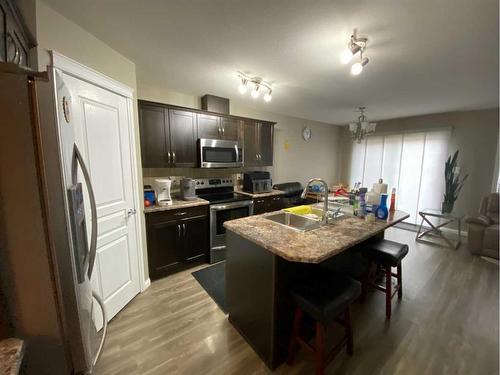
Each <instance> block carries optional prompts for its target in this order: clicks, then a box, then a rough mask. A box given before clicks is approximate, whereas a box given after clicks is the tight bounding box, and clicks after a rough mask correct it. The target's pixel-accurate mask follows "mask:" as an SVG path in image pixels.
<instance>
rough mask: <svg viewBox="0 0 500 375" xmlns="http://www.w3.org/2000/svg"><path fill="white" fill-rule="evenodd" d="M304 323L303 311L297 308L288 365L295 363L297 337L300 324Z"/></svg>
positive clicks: (289, 347)
mask: <svg viewBox="0 0 500 375" xmlns="http://www.w3.org/2000/svg"><path fill="white" fill-rule="evenodd" d="M301 322H302V310H301V309H300V308H299V307H297V308H296V309H295V317H294V318H293V329H292V336H291V338H290V345H289V346H288V358H287V360H286V363H287V364H288V365H290V366H291V365H293V362H294V361H295V352H296V350H297V337H298V336H299V334H300V323H301Z"/></svg>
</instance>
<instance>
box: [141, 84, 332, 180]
mask: <svg viewBox="0 0 500 375" xmlns="http://www.w3.org/2000/svg"><path fill="white" fill-rule="evenodd" d="M137 91H138V97H139V99H145V100H151V101H156V102H162V103H169V104H174V105H181V106H186V107H191V108H200V98H199V97H196V96H193V95H186V94H181V93H176V92H173V91H169V90H168V89H166V88H163V89H159V88H154V87H151V86H150V85H143V84H141V81H140V79H139V80H138V82H137ZM270 107H271V108H272V104H270ZM230 111H231V114H232V115H236V116H244V117H251V118H256V119H261V120H268V121H274V122H276V123H277V124H276V127H275V133H274V135H275V137H274V165H273V168H269V170H270V171H271V173H272V178H273V182H274V183H280V182H289V181H300V182H302V183H303V184H304V183H306V182H307V180H308V179H310V178H313V177H321V178H323V179H325V180H326V181H327V182H328V183H330V184H334V183H337V182H338V179H339V175H340V156H341V154H340V150H341V147H340V138H341V137H340V136H341V130H342V128H341V127H339V126H335V125H332V124H326V123H322V122H316V121H309V120H304V119H299V118H296V117H290V116H284V115H279V114H274V113H271V112H266V111H258V110H254V109H251V108H248V107H245V106H244V105H241V104H240V103H234V102H231V109H230ZM305 126H309V127H310V128H311V130H312V137H311V140H310V141H309V142H305V141H304V140H303V139H302V129H303V128H304V127H305ZM161 172H163V173H164V174H165V175H170V174H171V173H175V170H171V169H165V170H163V171H161V170H156V171H155V173H156V174H158V173H161ZM187 173H189V171H185V170H183V171H182V174H184V175H185V174H187ZM191 173H193V174H194V175H195V176H196V175H200V173H199V172H198V171H196V170H193V171H192V172H191ZM205 174H206V173H204V174H201V175H203V176H204V175H205ZM149 175H150V176H151V174H149Z"/></svg>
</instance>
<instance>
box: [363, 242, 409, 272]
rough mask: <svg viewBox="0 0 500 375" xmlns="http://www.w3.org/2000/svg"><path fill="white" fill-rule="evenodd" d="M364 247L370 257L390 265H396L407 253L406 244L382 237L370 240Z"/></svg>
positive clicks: (377, 261)
mask: <svg viewBox="0 0 500 375" xmlns="http://www.w3.org/2000/svg"><path fill="white" fill-rule="evenodd" d="M366 247H367V248H366V255H367V256H368V257H369V258H370V259H372V260H373V261H375V262H376V263H379V264H384V265H390V266H392V267H396V266H397V265H398V264H399V263H400V262H401V260H402V259H403V258H404V257H405V256H406V254H408V245H406V244H402V243H399V242H394V241H389V240H384V239H376V240H372V241H370V242H369V243H368V244H367V245H366Z"/></svg>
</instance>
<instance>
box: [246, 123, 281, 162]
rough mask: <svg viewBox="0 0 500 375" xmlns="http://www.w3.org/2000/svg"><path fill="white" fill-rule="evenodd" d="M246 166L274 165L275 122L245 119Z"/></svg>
mask: <svg viewBox="0 0 500 375" xmlns="http://www.w3.org/2000/svg"><path fill="white" fill-rule="evenodd" d="M243 133H244V144H245V149H244V153H245V166H247V167H255V166H270V165H273V141H274V124H273V123H270V122H257V121H244V124H243Z"/></svg>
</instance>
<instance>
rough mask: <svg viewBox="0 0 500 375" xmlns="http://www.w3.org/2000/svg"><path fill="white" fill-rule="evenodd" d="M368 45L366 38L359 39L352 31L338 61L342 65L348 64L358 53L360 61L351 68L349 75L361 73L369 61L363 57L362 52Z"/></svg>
mask: <svg viewBox="0 0 500 375" xmlns="http://www.w3.org/2000/svg"><path fill="white" fill-rule="evenodd" d="M367 43H368V38H367V37H364V36H363V37H361V36H357V35H356V30H354V32H353V34H352V35H351V38H350V40H349V43H347V49H346V50H344V51H343V52H342V53H341V55H340V61H341V62H342V63H343V64H348V63H349V62H350V61H351V60H352V59H353V57H354V56H356V55H357V54H358V53H359V58H360V60H359V61H358V62H355V63H354V64H353V65H352V66H351V74H352V75H358V74H360V73H361V72H362V71H363V67H364V66H365V65H366V64H368V62H369V61H370V60H369V59H368V58H367V57H363V52H364V50H365V49H366V44H367Z"/></svg>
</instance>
